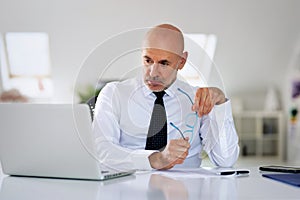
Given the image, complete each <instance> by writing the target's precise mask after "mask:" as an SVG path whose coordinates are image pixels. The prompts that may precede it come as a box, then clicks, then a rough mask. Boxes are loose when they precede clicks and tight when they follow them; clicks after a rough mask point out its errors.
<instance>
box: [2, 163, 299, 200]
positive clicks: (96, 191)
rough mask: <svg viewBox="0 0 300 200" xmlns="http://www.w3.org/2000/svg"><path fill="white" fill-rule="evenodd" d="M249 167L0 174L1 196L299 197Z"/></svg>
mask: <svg viewBox="0 0 300 200" xmlns="http://www.w3.org/2000/svg"><path fill="white" fill-rule="evenodd" d="M249 169H250V175H249V176H248V177H231V178H224V177H217V178H215V177H214V178H177V179H172V178H169V177H165V176H162V175H158V174H156V175H155V174H152V173H143V174H136V175H133V176H127V177H123V178H118V179H112V180H109V181H102V182H100V181H79V180H64V179H44V178H24V177H11V176H4V175H3V174H0V183H2V185H0V186H1V190H0V199H1V200H11V199H14V200H17V199H20V200H27V199H30V200H35V199H49V200H50V199H51V200H53V199H55V200H59V199H63V200H67V199H72V200H77V199H78V200H79V199H80V200H82V199H84V200H96V199H97V200H98V199H113V200H119V199H122V200H127V199H128V200H132V199H138V200H143V199H147V200H151V199H155V200H157V199H172V200H174V199H175V200H176V199H178V200H185V199H206V200H208V199H209V200H210V199H216V200H218V199H220V200H221V199H222V200H227V199H228V200H235V199H255V200H256V199H272V200H273V199H284V200H291V199H300V188H298V187H294V186H290V185H287V184H284V183H280V182H277V181H273V180H271V179H267V178H263V177H262V176H261V174H260V173H259V171H258V168H257V167H251V168H249ZM1 172H2V171H1Z"/></svg>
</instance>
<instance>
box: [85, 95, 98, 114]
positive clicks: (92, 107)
mask: <svg viewBox="0 0 300 200" xmlns="http://www.w3.org/2000/svg"><path fill="white" fill-rule="evenodd" d="M97 97H98V95H96V96H93V97H91V98H90V99H89V100H87V101H86V104H88V106H89V108H90V111H91V117H92V120H94V111H95V105H96V101H97Z"/></svg>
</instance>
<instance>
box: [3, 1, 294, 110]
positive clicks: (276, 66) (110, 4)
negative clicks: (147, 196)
mask: <svg viewBox="0 0 300 200" xmlns="http://www.w3.org/2000/svg"><path fill="white" fill-rule="evenodd" d="M299 10H300V2H299V1H298V0H226V1H221V0H210V1H205V0H188V1H183V0H164V1H162V0H152V1H142V0H128V1H121V0H119V1H117V0H110V1H108V0H105V1H104V0H49V1H46V0H26V1H21V0H19V1H18V0H0V32H2V33H4V32H8V31H45V32H48V33H49V34H50V39H51V57H52V65H53V79H54V84H55V85H54V87H55V100H56V101H59V102H69V101H72V94H73V89H72V88H73V85H74V81H75V78H76V75H77V72H78V70H79V68H80V65H81V63H82V62H83V60H84V59H85V57H86V56H87V55H88V54H89V52H90V51H91V50H92V49H93V48H94V47H95V46H96V45H97V44H99V43H100V42H103V41H104V40H106V39H107V38H108V37H110V36H112V35H115V34H118V33H120V32H122V31H126V30H130V29H134V28H143V27H149V26H153V25H156V24H158V23H162V22H171V23H173V24H175V25H177V26H179V27H180V28H182V30H183V31H184V32H186V33H196V32H203V33H214V34H216V35H217V36H218V44H217V50H216V56H215V62H216V64H217V66H218V67H219V69H220V72H221V74H222V77H223V80H224V83H225V87H226V91H227V94H228V95H229V96H236V95H241V96H242V97H244V98H245V101H247V107H249V108H261V106H262V104H261V103H262V102H263V97H264V94H265V91H266V90H267V88H268V87H269V86H272V85H275V86H276V87H278V88H280V89H281V88H282V87H283V85H284V84H285V82H286V80H285V79H284V77H285V74H286V71H287V67H288V65H289V63H290V59H291V57H292V54H293V51H294V49H295V45H296V42H297V40H298V37H299V35H300V20H299V19H300V12H299ZM89 81H91V79H90V77H87V78H86V82H89Z"/></svg>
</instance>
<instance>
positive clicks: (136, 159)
mask: <svg viewBox="0 0 300 200" xmlns="http://www.w3.org/2000/svg"><path fill="white" fill-rule="evenodd" d="M155 152H158V151H152V150H135V151H133V152H132V153H133V154H132V156H131V158H132V161H133V163H134V168H135V169H136V170H152V169H153V168H152V167H151V165H150V162H149V158H148V157H149V156H150V155H151V154H153V153H155Z"/></svg>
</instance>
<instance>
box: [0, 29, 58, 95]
mask: <svg viewBox="0 0 300 200" xmlns="http://www.w3.org/2000/svg"><path fill="white" fill-rule="evenodd" d="M0 60H1V62H0V64H1V76H2V84H3V90H10V89H17V90H19V91H20V93H22V94H23V95H25V96H27V97H29V98H49V97H51V96H52V94H53V85H52V80H51V64H50V53H49V36H48V34H47V33H31V32H26V33H22V32H11V33H6V34H5V37H4V38H3V37H1V38H0Z"/></svg>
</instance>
